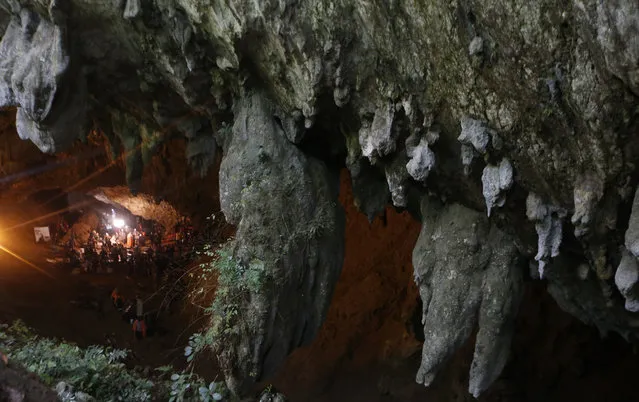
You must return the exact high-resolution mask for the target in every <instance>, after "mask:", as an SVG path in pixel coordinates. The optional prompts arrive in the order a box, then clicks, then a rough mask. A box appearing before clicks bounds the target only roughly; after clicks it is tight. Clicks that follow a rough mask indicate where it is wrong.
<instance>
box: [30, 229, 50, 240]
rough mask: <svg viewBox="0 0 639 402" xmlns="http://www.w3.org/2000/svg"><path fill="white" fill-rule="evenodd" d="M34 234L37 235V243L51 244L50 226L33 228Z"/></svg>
mask: <svg viewBox="0 0 639 402" xmlns="http://www.w3.org/2000/svg"><path fill="white" fill-rule="evenodd" d="M33 234H34V235H35V241H36V243H40V242H47V243H48V242H50V241H51V234H50V233H49V227H48V226H36V227H34V228H33Z"/></svg>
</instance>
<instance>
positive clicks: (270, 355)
mask: <svg viewBox="0 0 639 402" xmlns="http://www.w3.org/2000/svg"><path fill="white" fill-rule="evenodd" d="M224 148H225V155H224V159H223V160H222V166H221V170H220V203H221V206H222V211H223V212H224V214H225V215H226V218H227V220H228V221H229V222H231V223H233V224H236V225H237V233H236V244H237V251H236V254H237V258H239V259H240V261H242V262H245V263H247V264H248V263H256V261H257V262H259V263H260V264H263V266H264V270H265V271H266V276H267V278H269V279H268V280H267V283H266V284H265V285H264V288H263V289H261V291H260V292H259V293H257V294H251V297H250V300H249V301H248V302H247V303H246V304H243V305H241V306H240V308H241V310H242V311H241V313H240V314H241V316H242V317H245V319H246V320H247V324H246V325H244V326H242V331H241V332H240V333H239V334H237V336H236V337H234V338H233V341H232V342H230V343H229V344H228V345H224V346H225V347H224V348H223V350H222V352H221V354H222V356H223V357H222V358H221V362H220V363H221V364H222V366H223V368H224V370H225V374H226V377H227V383H228V384H229V386H230V388H231V389H232V390H233V391H235V392H240V391H242V390H244V389H247V388H248V387H249V386H250V384H251V383H252V382H253V381H257V380H259V379H261V378H263V377H264V376H267V375H269V374H272V373H273V371H274V370H275V369H276V368H277V367H278V365H279V364H281V363H282V361H283V360H284V358H285V357H286V356H287V355H288V354H289V353H290V352H291V350H292V349H293V348H295V347H298V346H301V345H304V344H306V343H308V342H309V341H311V340H312V339H313V338H314V337H315V334H316V333H317V331H318V329H319V327H320V326H321V325H322V322H323V320H324V317H325V314H326V310H327V309H328V306H329V303H330V300H331V296H332V293H333V289H334V285H335V283H336V282H337V278H338V277H339V274H340V271H341V267H342V262H343V258H344V250H343V248H344V244H343V242H344V240H343V235H344V216H343V212H342V211H341V207H340V206H339V204H338V202H337V189H338V172H336V171H333V172H331V171H330V170H329V169H328V168H327V167H326V166H325V165H324V164H323V163H322V162H321V161H318V160H316V159H314V158H312V157H309V156H306V155H304V154H303V153H302V152H301V151H300V150H299V149H298V148H297V147H295V146H294V145H293V144H291V143H290V142H288V140H287V138H286V134H285V133H284V131H283V130H282V128H281V127H280V126H278V124H277V123H276V121H275V119H274V117H273V109H272V106H271V104H270V103H269V102H268V100H267V99H266V98H265V96H264V95H263V94H259V93H253V94H247V95H246V96H245V97H244V98H242V100H241V101H240V102H238V104H237V105H236V111H235V124H234V126H233V131H232V133H230V138H226V141H225V144H224ZM251 373H253V374H251Z"/></svg>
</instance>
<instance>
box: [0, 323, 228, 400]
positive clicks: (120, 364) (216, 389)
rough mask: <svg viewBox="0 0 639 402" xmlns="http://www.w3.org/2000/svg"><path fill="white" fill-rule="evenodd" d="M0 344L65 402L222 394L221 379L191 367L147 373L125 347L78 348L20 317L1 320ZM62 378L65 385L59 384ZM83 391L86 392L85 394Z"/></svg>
mask: <svg viewBox="0 0 639 402" xmlns="http://www.w3.org/2000/svg"><path fill="white" fill-rule="evenodd" d="M0 350H2V351H3V352H4V353H5V354H6V355H7V357H8V359H9V361H10V362H12V363H14V364H19V365H21V366H23V367H25V368H26V369H27V370H28V371H30V372H32V373H34V374H36V375H38V376H39V378H40V379H41V380H42V382H44V383H45V384H47V385H48V386H50V387H55V388H56V389H57V391H58V396H59V397H60V399H61V400H62V401H63V402H67V401H77V400H87V397H86V395H89V396H90V397H92V398H94V399H95V400H97V401H105V402H106V401H126V402H137V401H151V400H169V401H170V402H191V401H193V402H195V401H202V402H209V401H219V400H222V399H223V395H224V394H225V391H224V389H223V388H222V386H221V385H220V384H217V383H214V382H212V383H210V384H207V383H206V382H205V381H204V380H203V379H201V378H200V377H198V376H197V375H195V374H193V373H190V372H180V373H174V369H173V368H172V367H170V366H165V367H160V368H158V369H156V370H155V372H153V373H152V375H148V374H147V375H145V374H144V373H143V370H142V369H141V368H133V369H131V368H128V367H127V366H126V364H125V359H126V357H127V351H125V350H118V349H113V348H109V347H103V346H90V347H88V348H86V349H83V348H80V347H78V346H77V345H73V344H70V343H66V342H61V341H57V340H54V339H46V338H41V337H39V336H37V335H35V334H33V332H32V331H31V330H30V329H29V328H27V327H26V326H25V325H24V324H23V323H22V322H21V321H16V322H14V323H13V325H11V326H10V327H9V326H6V325H0ZM61 382H63V383H65V385H66V387H60V386H59V384H60V383H61ZM82 394H84V395H85V396H82Z"/></svg>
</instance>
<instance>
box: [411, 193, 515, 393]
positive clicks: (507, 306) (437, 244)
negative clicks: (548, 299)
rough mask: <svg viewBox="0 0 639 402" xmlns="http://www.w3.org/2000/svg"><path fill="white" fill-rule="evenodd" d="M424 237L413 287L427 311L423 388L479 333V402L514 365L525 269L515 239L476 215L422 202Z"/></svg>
mask: <svg viewBox="0 0 639 402" xmlns="http://www.w3.org/2000/svg"><path fill="white" fill-rule="evenodd" d="M421 208H422V225H423V226H422V231H421V233H420V236H419V239H418V240H417V245H416V246H415V250H414V251H413V266H414V268H415V282H416V283H417V285H418V286H419V290H420V292H419V293H420V296H421V298H422V301H423V303H424V312H423V318H422V324H423V325H424V334H425V340H424V347H423V351H422V364H421V367H420V369H419V372H418V373H417V382H419V383H423V384H424V385H427V386H428V385H430V383H431V382H432V381H433V379H434V377H435V374H436V373H437V371H439V369H440V368H441V367H442V365H443V364H444V363H445V362H446V360H447V359H448V358H450V357H451V355H452V354H453V352H455V350H456V349H458V348H459V347H461V346H462V345H463V344H464V343H465V342H466V340H467V339H468V337H469V336H470V334H471V332H472V331H473V328H474V327H475V325H476V323H477V322H479V332H478V333H477V339H476V344H475V355H474V357H473V363H472V366H471V370H470V385H469V392H470V393H472V394H473V395H474V396H475V397H477V396H479V394H480V393H481V392H482V391H484V390H486V388H488V387H489V386H490V384H492V382H493V381H494V380H495V379H496V378H497V377H498V376H499V374H500V373H501V370H502V369H503V367H504V365H505V364H506V361H507V359H508V354H509V351H510V341H511V339H512V335H513V328H514V319H515V316H516V314H517V308H518V307H519V301H520V299H521V291H522V277H523V276H522V271H523V270H522V266H521V262H522V260H521V258H520V255H519V252H518V251H517V249H516V247H515V245H514V243H513V241H512V239H511V238H510V237H509V236H507V235H505V234H504V233H503V232H501V231H500V230H499V229H497V228H496V227H494V226H491V224H490V223H489V222H488V220H487V219H486V218H485V217H484V216H483V215H482V214H481V213H480V212H477V211H473V210H470V209H468V208H465V207H463V206H461V205H458V204H452V205H446V206H440V205H437V203H436V202H432V201H429V200H428V199H427V198H424V200H423V201H422V206H421Z"/></svg>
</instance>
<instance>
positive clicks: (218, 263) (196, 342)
mask: <svg viewBox="0 0 639 402" xmlns="http://www.w3.org/2000/svg"><path fill="white" fill-rule="evenodd" d="M234 249H235V243H234V242H233V241H232V240H229V241H228V242H227V243H225V244H224V245H222V246H221V247H220V248H218V249H216V250H214V249H212V248H211V247H210V246H209V247H206V248H205V250H204V252H203V254H204V255H206V256H208V257H210V260H209V262H206V263H203V264H201V266H200V268H201V273H200V274H199V277H198V278H197V281H198V286H197V289H196V290H194V292H196V293H200V294H207V293H210V292H211V289H210V288H209V287H213V286H215V287H216V289H215V297H214V298H213V301H212V302H211V303H210V306H209V307H206V308H205V310H204V311H205V313H206V314H208V315H209V316H210V317H211V320H210V325H209V326H208V327H207V328H206V329H205V330H204V331H203V332H201V333H196V334H193V336H191V338H190V339H189V346H187V347H186V348H185V356H186V358H187V361H189V362H190V361H192V360H193V359H194V357H195V356H196V354H197V353H199V352H201V351H203V350H205V349H207V348H213V349H216V348H218V347H221V346H223V344H224V343H225V342H224V340H226V339H228V338H229V337H231V336H233V335H239V333H240V330H241V325H242V324H243V323H242V320H240V311H241V309H242V306H243V305H244V304H245V302H249V301H250V295H251V294H255V293H259V292H260V291H261V289H262V288H263V287H264V285H265V283H266V282H267V279H268V275H267V271H266V266H265V264H264V262H263V261H260V260H258V259H255V260H252V261H251V262H250V263H248V264H243V263H242V262H240V261H239V260H238V259H237V258H235V256H234ZM214 278H217V284H215V285H214V284H213V283H214V280H213V279H214Z"/></svg>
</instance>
